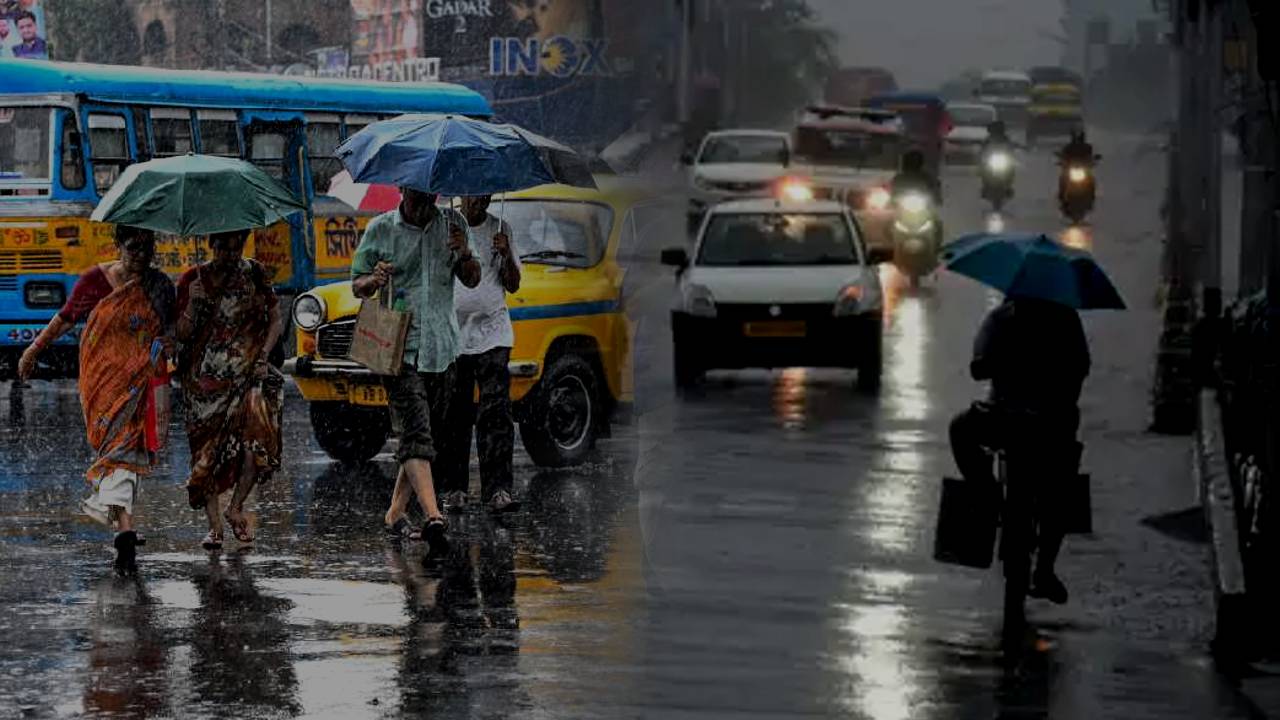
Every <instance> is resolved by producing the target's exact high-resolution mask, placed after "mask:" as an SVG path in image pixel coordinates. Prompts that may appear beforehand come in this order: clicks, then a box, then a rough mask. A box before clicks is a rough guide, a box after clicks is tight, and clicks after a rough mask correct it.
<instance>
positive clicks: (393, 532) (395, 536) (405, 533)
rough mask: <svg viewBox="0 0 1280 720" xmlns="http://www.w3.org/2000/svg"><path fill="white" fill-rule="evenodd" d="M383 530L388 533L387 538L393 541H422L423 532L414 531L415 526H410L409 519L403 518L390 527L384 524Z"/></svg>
mask: <svg viewBox="0 0 1280 720" xmlns="http://www.w3.org/2000/svg"><path fill="white" fill-rule="evenodd" d="M382 529H383V531H384V532H386V534H387V537H389V538H391V539H392V540H413V541H417V540H421V539H422V532H421V531H419V530H414V529H413V526H412V525H410V524H409V519H408V518H406V517H404V516H401V517H400V519H399V520H396V521H395V522H394V523H392V524H390V525H386V524H383V526H382Z"/></svg>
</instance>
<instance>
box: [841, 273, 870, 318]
mask: <svg viewBox="0 0 1280 720" xmlns="http://www.w3.org/2000/svg"><path fill="white" fill-rule="evenodd" d="M879 307H880V286H879V284H878V283H874V282H868V281H867V280H866V278H865V277H864V278H863V279H861V280H857V281H854V282H851V283H849V284H848V285H845V286H844V287H842V288H840V294H839V295H836V304H835V306H834V307H833V308H832V309H831V314H832V315H834V316H836V317H847V316H849V315H857V314H859V313H865V312H870V311H874V310H877V309H878V308H879Z"/></svg>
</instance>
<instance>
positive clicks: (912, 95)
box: [866, 92, 953, 175]
mask: <svg viewBox="0 0 1280 720" xmlns="http://www.w3.org/2000/svg"><path fill="white" fill-rule="evenodd" d="M866 105H867V107H871V108H878V109H881V110H890V111H892V112H895V113H897V114H898V116H899V117H901V118H902V123H903V125H904V127H905V133H906V137H907V140H908V142H909V143H910V145H911V146H912V147H913V148H915V149H917V150H919V151H921V152H923V153H924V162H925V167H927V168H928V169H929V172H931V173H933V174H935V175H937V174H938V173H939V171H940V170H941V168H942V153H943V144H944V141H945V139H946V137H947V135H949V134H951V129H952V127H953V123H952V121H951V115H950V113H948V112H947V103H946V101H945V100H943V99H942V97H941V96H939V95H936V94H934V93H924V92H895V93H887V94H883V95H876V96H875V97H872V98H869V99H868V100H867V102H866Z"/></svg>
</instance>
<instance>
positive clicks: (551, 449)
mask: <svg viewBox="0 0 1280 720" xmlns="http://www.w3.org/2000/svg"><path fill="white" fill-rule="evenodd" d="M535 392H537V396H536V399H535V400H534V405H533V408H532V412H531V413H530V415H529V419H528V420H526V421H524V422H522V423H520V440H521V441H522V442H523V443H524V448H525V450H526V451H527V452H528V453H529V457H530V458H531V459H532V460H533V462H534V463H535V464H537V465H539V466H541V467H569V466H571V465H578V464H581V463H582V462H583V461H585V460H586V458H587V455H588V454H589V453H590V452H591V450H592V449H593V448H594V447H595V444H596V434H597V431H598V428H599V427H600V424H601V422H602V421H603V418H602V417H601V416H600V414H601V413H602V412H603V408H602V407H601V405H600V379H599V377H598V375H597V373H596V370H595V368H594V367H593V366H592V364H591V363H590V362H588V361H587V360H586V359H584V358H583V357H582V356H581V355H576V354H566V355H561V356H560V357H558V358H556V359H555V360H553V361H552V362H551V365H550V366H549V367H548V368H547V371H546V372H545V373H544V374H543V376H542V380H541V381H539V383H538V387H537V388H536V390H535Z"/></svg>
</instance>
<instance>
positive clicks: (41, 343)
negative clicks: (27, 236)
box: [18, 225, 174, 574]
mask: <svg viewBox="0 0 1280 720" xmlns="http://www.w3.org/2000/svg"><path fill="white" fill-rule="evenodd" d="M115 241H116V247H117V249H118V250H119V251H120V260H119V261H118V262H111V263H104V264H102V265H95V266H93V267H92V268H91V269H89V271H88V272H86V273H84V274H83V275H81V276H80V279H79V280H77V281H76V284H75V287H74V288H72V290H71V298H70V299H69V300H68V301H67V303H66V305H65V306H64V307H63V308H62V310H61V311H60V312H59V313H58V314H57V315H55V316H54V318H53V320H51V321H50V322H49V325H48V326H47V327H45V329H44V330H43V331H41V333H40V336H39V337H37V338H36V340H35V342H33V343H32V344H31V346H30V347H29V348H27V351H26V352H24V353H23V355H22V360H21V361H19V363H18V375H19V377H20V378H22V379H26V378H28V377H30V376H31V373H32V371H33V370H34V369H35V364H36V359H37V358H38V356H39V355H40V353H41V352H42V351H43V350H44V349H45V348H47V347H48V346H49V345H51V344H52V343H53V341H54V340H57V339H58V338H59V337H61V336H62V335H64V334H65V333H67V332H68V331H69V330H71V329H72V328H74V327H75V326H76V324H77V323H80V322H82V321H84V320H85V319H86V318H87V319H88V322H87V324H86V325H85V327H84V332H83V334H82V335H81V338H80V404H81V406H82V407H83V408H84V424H85V433H86V435H88V439H89V445H91V446H92V447H93V449H94V451H95V452H96V453H97V459H96V460H95V461H94V463H93V465H91V466H90V467H89V470H88V472H86V473H85V478H86V480H87V481H88V483H89V489H90V491H89V496H88V497H87V498H85V499H84V501H83V502H82V503H81V510H82V511H83V512H84V513H85V514H86V515H88V516H89V517H91V518H93V519H95V520H97V521H98V522H101V523H103V524H104V525H108V526H110V525H112V524H114V525H115V528H116V530H117V532H116V537H115V548H116V560H115V568H116V571H117V572H119V573H120V574H128V573H133V572H136V570H137V565H136V562H135V558H136V555H137V546H138V545H140V544H141V541H140V540H139V538H138V534H137V532H136V531H135V530H134V525H133V520H134V517H133V514H134V501H135V500H136V499H137V496H138V482H139V480H140V478H141V477H142V476H143V475H146V474H147V473H148V472H149V471H150V469H151V466H152V464H153V462H154V459H155V452H156V451H157V450H158V449H159V446H160V441H159V438H161V437H163V435H164V433H163V428H158V427H157V426H156V418H157V416H159V417H161V418H167V416H168V408H157V407H156V405H155V392H154V388H155V387H156V386H157V385H160V384H163V383H166V382H167V372H168V348H169V345H170V337H171V331H172V321H173V302H174V291H173V283H172V282H171V281H170V280H169V278H168V277H166V276H165V275H164V273H162V272H160V271H159V270H155V269H153V268H152V267H151V259H152V258H153V257H154V256H155V252H156V245H155V235H154V234H153V233H152V232H151V231H150V230H142V229H139V228H133V227H126V226H123V225H117V226H116V229H115Z"/></svg>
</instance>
